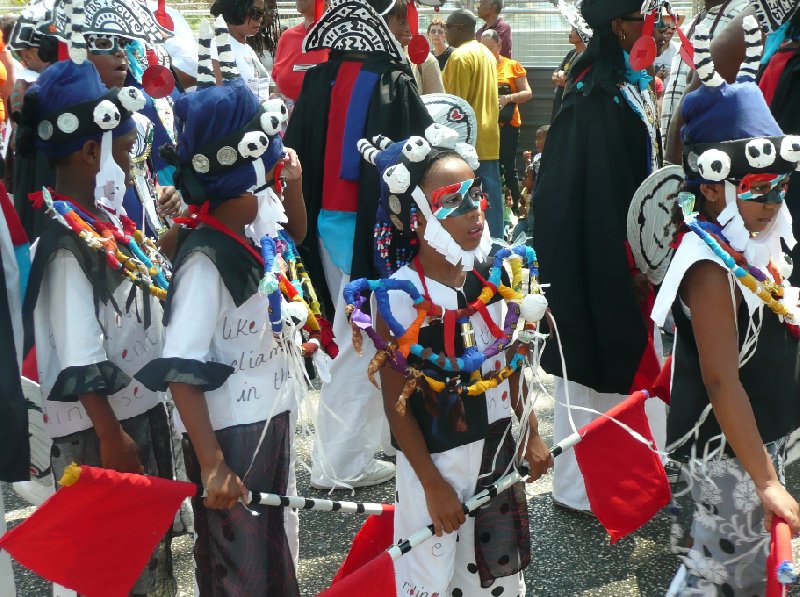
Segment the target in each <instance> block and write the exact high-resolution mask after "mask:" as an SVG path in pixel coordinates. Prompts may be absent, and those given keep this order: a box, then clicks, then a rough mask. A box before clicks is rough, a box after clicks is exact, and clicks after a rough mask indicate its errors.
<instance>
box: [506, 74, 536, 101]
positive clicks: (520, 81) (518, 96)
mask: <svg viewBox="0 0 800 597" xmlns="http://www.w3.org/2000/svg"><path fill="white" fill-rule="evenodd" d="M514 81H515V82H516V83H517V89H518V91H517V92H516V93H512V94H511V101H512V102H514V103H515V104H524V103H527V102H529V101H531V100H532V99H533V91H532V90H531V86H530V84H529V83H528V79H527V77H518V78H516V79H514Z"/></svg>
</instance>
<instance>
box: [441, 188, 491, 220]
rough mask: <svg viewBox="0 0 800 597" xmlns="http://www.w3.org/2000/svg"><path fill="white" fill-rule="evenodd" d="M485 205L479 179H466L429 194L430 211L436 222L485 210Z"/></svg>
mask: <svg viewBox="0 0 800 597" xmlns="http://www.w3.org/2000/svg"><path fill="white" fill-rule="evenodd" d="M485 205H486V200H485V198H484V195H483V186H482V184H481V179H480V178H468V179H467V180H464V181H461V182H456V183H454V184H451V185H447V186H446V187H441V188H438V189H436V190H435V191H434V192H433V193H431V211H433V215H434V216H436V219H438V220H444V219H445V218H449V217H450V216H460V215H463V214H465V213H469V212H471V211H472V210H474V209H485Z"/></svg>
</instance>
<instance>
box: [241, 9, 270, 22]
mask: <svg viewBox="0 0 800 597" xmlns="http://www.w3.org/2000/svg"><path fill="white" fill-rule="evenodd" d="M266 14H267V11H266V9H264V8H260V7H258V6H251V7H250V8H248V9H247V12H246V13H244V16H245V18H247V19H250V20H252V21H263V20H264V15H266Z"/></svg>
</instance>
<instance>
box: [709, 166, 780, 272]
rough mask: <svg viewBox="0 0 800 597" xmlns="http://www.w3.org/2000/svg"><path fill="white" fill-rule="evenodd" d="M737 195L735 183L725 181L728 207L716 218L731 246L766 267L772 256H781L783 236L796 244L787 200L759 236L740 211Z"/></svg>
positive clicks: (746, 257) (773, 257)
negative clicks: (748, 227)
mask: <svg viewBox="0 0 800 597" xmlns="http://www.w3.org/2000/svg"><path fill="white" fill-rule="evenodd" d="M736 199H737V194H736V185H734V184H733V183H732V182H728V181H725V209H723V210H722V213H720V214H719V216H718V217H717V221H718V222H719V224H720V226H722V233H723V234H724V235H725V238H727V239H728V241H730V243H731V246H732V247H733V248H734V249H736V250H737V251H739V252H741V253H743V254H744V258H745V259H747V261H748V263H750V264H751V265H754V266H756V267H762V268H763V267H766V266H767V265H768V264H769V261H770V259H774V260H776V261H778V260H782V256H783V248H782V246H781V239H782V240H783V242H785V243H786V246H787V247H788V248H789V249H791V248H792V247H794V245H795V244H796V241H795V238H794V236H793V235H792V216H791V214H790V213H789V209H788V208H787V207H786V203H785V202H784V203H783V204H782V205H781V207H780V209H779V210H778V213H777V214H776V215H775V219H774V220H772V223H770V225H769V226H767V228H765V229H764V230H762V231H761V232H759V233H758V236H751V235H750V231H749V230H747V227H746V226H745V224H744V220H743V219H742V214H740V213H739V205H738V204H737V202H736Z"/></svg>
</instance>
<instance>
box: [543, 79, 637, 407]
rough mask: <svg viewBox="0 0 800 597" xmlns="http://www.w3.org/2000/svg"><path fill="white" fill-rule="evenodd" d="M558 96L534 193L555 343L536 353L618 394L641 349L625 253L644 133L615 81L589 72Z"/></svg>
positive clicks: (551, 369) (558, 369) (547, 365)
mask: <svg viewBox="0 0 800 597" xmlns="http://www.w3.org/2000/svg"><path fill="white" fill-rule="evenodd" d="M581 82H582V83H583V84H582V85H581V84H580V82H578V83H577V84H573V85H571V86H570V87H569V88H568V89H567V90H566V91H565V95H564V100H563V103H562V105H561V109H560V111H559V112H558V115H557V116H556V119H555V121H554V122H553V124H552V126H551V128H550V131H549V133H548V135H547V144H546V146H545V150H544V153H543V155H542V161H541V167H540V170H539V176H538V178H537V181H536V187H535V192H534V196H533V204H532V205H533V207H532V210H533V214H534V217H533V246H534V247H535V249H536V252H537V255H538V258H539V266H540V279H541V281H542V282H543V283H549V284H552V286H551V287H550V288H548V289H547V298H548V302H549V304H550V308H551V309H552V312H553V314H554V316H555V318H556V322H557V325H558V331H559V333H560V336H561V341H562V343H563V349H564V357H565V361H566V371H562V366H561V357H560V355H559V352H558V344H557V341H556V337H555V334H552V337H551V341H550V342H548V344H547V348H546V350H545V352H544V354H543V356H542V361H541V363H542V367H543V368H544V369H545V370H546V371H547V372H548V373H552V374H554V375H558V376H561V377H565V378H567V379H569V380H571V381H575V382H578V383H580V384H582V385H584V386H587V387H589V388H593V389H594V390H596V391H598V392H607V393H620V394H626V393H628V392H629V391H630V390H631V385H632V383H633V378H634V374H635V373H636V371H637V369H638V367H639V362H640V360H641V358H642V355H643V352H644V350H645V347H646V343H647V327H646V322H645V318H644V316H643V315H642V312H641V310H640V307H639V303H638V301H637V299H636V296H635V295H634V289H633V283H632V275H631V269H630V267H629V265H628V258H627V249H626V242H627V237H626V220H627V213H628V206H629V204H630V202H631V199H632V197H633V194H634V192H635V191H636V189H637V188H638V187H639V185H640V184H641V182H642V181H643V180H644V179H645V178H646V176H647V175H648V169H649V164H648V147H649V143H650V142H649V137H648V132H647V127H646V126H645V125H644V123H643V122H642V121H641V120H640V118H639V116H637V115H636V113H635V112H634V111H633V110H632V109H631V108H630V107H629V105H628V103H627V102H626V100H625V98H624V97H623V96H622V94H621V92H620V90H619V87H618V85H617V83H616V82H615V81H613V80H610V79H606V80H603V81H597V80H594V75H593V72H592V71H589V72H588V73H587V74H585V75H584V76H583V78H582V79H581Z"/></svg>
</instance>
